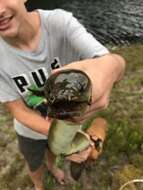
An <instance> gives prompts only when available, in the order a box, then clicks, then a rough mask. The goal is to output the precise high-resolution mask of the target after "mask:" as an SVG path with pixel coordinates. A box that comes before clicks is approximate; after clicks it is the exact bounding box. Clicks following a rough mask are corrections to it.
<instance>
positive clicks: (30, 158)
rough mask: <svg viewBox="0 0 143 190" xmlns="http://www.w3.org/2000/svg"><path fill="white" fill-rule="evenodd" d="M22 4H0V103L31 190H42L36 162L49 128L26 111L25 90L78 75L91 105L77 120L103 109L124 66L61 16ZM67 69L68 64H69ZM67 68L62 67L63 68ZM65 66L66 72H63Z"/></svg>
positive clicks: (13, 0) (19, 0) (20, 0)
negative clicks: (54, 75)
mask: <svg viewBox="0 0 143 190" xmlns="http://www.w3.org/2000/svg"><path fill="white" fill-rule="evenodd" d="M25 1H26V0H1V1H0V57H1V63H0V86H1V90H0V101H1V102H2V103H4V104H5V105H6V106H7V107H8V108H9V110H10V112H11V113H12V115H13V117H14V127H15V130H16V133H17V135H18V141H19V147H20V150H21V152H22V153H23V155H24V158H25V160H26V162H27V164H28V168H29V175H30V177H31V179H32V181H33V183H34V186H35V189H36V190H43V189H44V187H43V183H42V176H43V166H42V161H43V158H44V154H45V151H46V148H47V135H48V131H49V128H50V125H51V122H52V119H51V118H47V119H45V118H43V117H42V116H41V115H40V114H39V113H38V112H37V111H34V110H33V109H31V108H30V107H29V106H28V105H29V104H28V103H29V102H28V100H29V99H28V97H29V93H30V92H29V90H28V88H31V87H32V88H38V89H39V88H42V87H43V85H44V82H45V80H46V78H48V76H49V75H50V73H51V72H52V70H53V69H57V68H59V67H61V66H64V67H63V68H74V69H80V70H83V71H84V72H86V74H87V75H88V76H89V77H90V79H91V82H92V86H93V89H92V105H91V106H90V107H89V109H88V110H87V112H86V113H85V114H84V115H83V117H81V118H75V119H76V120H77V121H80V122H83V121H84V120H85V119H87V118H88V117H89V116H91V115H92V113H93V112H95V111H97V110H99V109H102V108H105V107H107V105H108V102H109V95H110V92H111V89H112V86H113V84H114V83H115V82H116V81H118V80H120V79H121V77H122V75H123V71H124V67H125V62H124V60H123V58H122V57H120V56H119V55H116V54H110V53H109V52H108V50H107V49H106V48H105V47H104V46H103V45H101V44H100V43H99V42H98V41H97V40H96V39H94V37H93V36H92V35H90V34H89V33H88V32H87V31H86V30H85V29H84V27H83V26H82V25H81V24H80V23H79V22H78V21H77V20H76V19H75V18H74V17H73V16H72V14H71V13H69V12H66V11H64V10H52V11H43V10H35V11H32V12H27V10H26V8H25V5H24V3H25ZM69 63H70V64H69ZM66 64H68V65H66ZM65 65H66V66H65ZM54 159H55V158H54V156H53V155H52V154H50V153H49V154H48V161H47V166H48V169H49V171H51V172H52V174H53V175H54V176H55V177H56V179H57V180H58V181H59V182H60V183H62V182H63V180H64V173H63V171H62V170H60V169H59V168H56V167H55V166H54Z"/></svg>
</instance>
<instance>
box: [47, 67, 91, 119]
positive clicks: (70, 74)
mask: <svg viewBox="0 0 143 190" xmlns="http://www.w3.org/2000/svg"><path fill="white" fill-rule="evenodd" d="M44 93H45V97H46V99H47V102H48V106H49V110H50V111H49V116H51V117H56V118H70V117H74V116H80V115H81V114H82V113H83V111H85V109H86V107H87V105H88V104H90V102H91V82H90V79H89V77H88V76H87V75H86V74H85V73H84V72H82V71H79V70H75V69H68V70H62V71H60V72H57V73H54V74H52V75H51V76H50V77H49V78H48V79H47V81H46V83H45V86H44Z"/></svg>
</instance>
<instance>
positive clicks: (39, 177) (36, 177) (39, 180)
mask: <svg viewBox="0 0 143 190" xmlns="http://www.w3.org/2000/svg"><path fill="white" fill-rule="evenodd" d="M27 165H28V164H27ZM28 174H29V176H30V178H31V180H32V182H33V184H34V186H35V190H44V185H43V175H44V167H43V165H41V166H40V168H38V169H37V170H36V171H33V172H32V171H31V170H30V168H29V166H28Z"/></svg>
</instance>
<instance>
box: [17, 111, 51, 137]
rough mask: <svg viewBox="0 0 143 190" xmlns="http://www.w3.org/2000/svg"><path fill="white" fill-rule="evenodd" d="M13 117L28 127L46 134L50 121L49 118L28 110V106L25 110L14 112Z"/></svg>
mask: <svg viewBox="0 0 143 190" xmlns="http://www.w3.org/2000/svg"><path fill="white" fill-rule="evenodd" d="M14 117H15V118H16V119H17V120H18V121H19V122H21V123H22V124H24V125H25V126H27V127H28V128H30V129H32V130H34V131H37V132H39V133H41V134H43V135H48V132H49V129H50V126H51V122H52V121H51V119H47V120H46V119H45V118H43V117H42V116H40V115H39V114H38V113H36V112H35V111H33V110H30V109H29V108H27V109H26V110H21V111H19V112H15V114H14Z"/></svg>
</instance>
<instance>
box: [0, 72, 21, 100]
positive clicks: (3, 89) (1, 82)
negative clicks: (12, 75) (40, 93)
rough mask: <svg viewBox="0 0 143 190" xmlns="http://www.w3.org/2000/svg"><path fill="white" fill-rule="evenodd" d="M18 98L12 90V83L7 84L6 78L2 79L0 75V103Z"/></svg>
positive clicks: (16, 93)
mask: <svg viewBox="0 0 143 190" xmlns="http://www.w3.org/2000/svg"><path fill="white" fill-rule="evenodd" d="M18 98H20V95H19V94H18V92H16V90H15V89H14V87H13V85H12V83H11V82H8V78H4V77H3V76H2V75H0V102H1V103H5V102H9V101H14V100H16V99H18Z"/></svg>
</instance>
